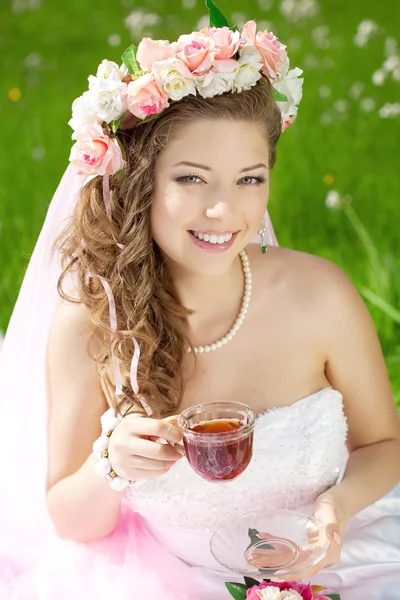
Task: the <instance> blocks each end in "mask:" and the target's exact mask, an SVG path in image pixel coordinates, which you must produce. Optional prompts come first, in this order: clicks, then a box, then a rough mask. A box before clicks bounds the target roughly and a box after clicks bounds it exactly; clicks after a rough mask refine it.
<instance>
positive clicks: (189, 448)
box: [174, 401, 255, 481]
mask: <svg viewBox="0 0 400 600" xmlns="http://www.w3.org/2000/svg"><path fill="white" fill-rule="evenodd" d="M175 423H176V425H177V426H178V427H179V429H180V430H181V432H182V439H183V447H182V446H180V445H176V444H175V446H174V447H175V448H176V449H177V450H178V451H179V452H181V453H182V454H183V455H184V456H186V458H187V459H188V461H189V464H190V466H191V467H192V469H193V470H194V471H196V473H198V474H199V475H200V476H201V477H203V479H206V480H208V481H230V480H232V479H235V478H236V477H238V476H239V475H240V474H241V473H243V471H244V470H245V469H246V467H247V466H248V464H249V463H250V460H251V457H252V453H253V432H254V424H255V413H254V411H253V409H252V408H250V407H249V406H247V405H246V404H241V403H240V402H230V401H229V402H228V401H227V402H206V403H204V404H197V405H196V406H191V407H190V408H187V409H185V410H184V411H183V412H182V413H181V414H180V415H179V416H178V417H177V419H176V420H175Z"/></svg>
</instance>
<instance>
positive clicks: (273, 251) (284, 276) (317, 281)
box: [246, 244, 348, 288]
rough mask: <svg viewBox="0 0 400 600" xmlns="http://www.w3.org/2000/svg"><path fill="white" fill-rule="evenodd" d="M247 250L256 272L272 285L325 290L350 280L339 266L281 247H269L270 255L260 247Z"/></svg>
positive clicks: (254, 246) (314, 256) (311, 255)
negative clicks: (306, 286) (310, 286)
mask: <svg viewBox="0 0 400 600" xmlns="http://www.w3.org/2000/svg"><path fill="white" fill-rule="evenodd" d="M246 250H247V253H248V256H249V259H250V262H251V265H252V267H253V270H254V272H255V273H259V274H260V275H261V276H262V275H263V274H264V275H265V278H264V280H265V281H268V282H271V280H272V281H274V282H275V283H278V282H281V283H286V284H288V285H299V286H301V287H304V285H305V284H308V285H312V286H315V287H317V288H318V287H323V288H325V286H329V287H331V286H333V287H335V286H336V285H338V284H342V283H343V282H344V281H346V280H348V277H347V275H346V274H345V272H344V271H343V270H342V269H341V268H340V267H339V266H338V265H337V264H335V263H334V262H332V261H330V260H328V259H326V258H323V257H321V256H316V255H314V254H308V253H306V252H300V251H298V250H292V249H290V248H283V247H281V246H269V247H268V251H267V252H266V254H263V253H262V252H260V249H259V247H258V245H256V244H250V245H249V246H248V247H247V249H246Z"/></svg>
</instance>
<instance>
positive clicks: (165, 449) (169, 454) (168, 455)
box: [130, 437, 181, 462]
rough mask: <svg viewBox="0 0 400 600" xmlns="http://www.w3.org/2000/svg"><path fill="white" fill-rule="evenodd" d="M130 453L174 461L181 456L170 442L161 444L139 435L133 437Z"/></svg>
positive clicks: (133, 455)
mask: <svg viewBox="0 0 400 600" xmlns="http://www.w3.org/2000/svg"><path fill="white" fill-rule="evenodd" d="M130 455H131V456H132V457H135V456H140V457H143V458H150V459H153V460H157V461H172V462H174V461H176V460H178V459H179V458H181V455H180V454H179V452H177V451H176V450H175V449H174V448H173V447H172V446H170V445H169V444H159V443H158V442H151V441H150V440H146V439H143V438H139V437H136V438H133V440H132V443H131V445H130Z"/></svg>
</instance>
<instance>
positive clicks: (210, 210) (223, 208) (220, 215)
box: [205, 200, 232, 221]
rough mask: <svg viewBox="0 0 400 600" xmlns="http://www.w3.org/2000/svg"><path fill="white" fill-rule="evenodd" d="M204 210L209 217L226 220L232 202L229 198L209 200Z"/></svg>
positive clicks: (230, 210)
mask: <svg viewBox="0 0 400 600" xmlns="http://www.w3.org/2000/svg"><path fill="white" fill-rule="evenodd" d="M205 212H206V216H207V217H208V218H209V219H218V220H221V221H222V220H223V221H228V220H229V219H230V217H231V216H232V203H231V202H230V201H229V200H217V201H215V202H211V203H210V204H209V205H208V206H207V207H206V211H205Z"/></svg>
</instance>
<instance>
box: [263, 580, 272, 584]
mask: <svg viewBox="0 0 400 600" xmlns="http://www.w3.org/2000/svg"><path fill="white" fill-rule="evenodd" d="M263 581H266V582H267V583H270V581H271V580H270V579H263Z"/></svg>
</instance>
